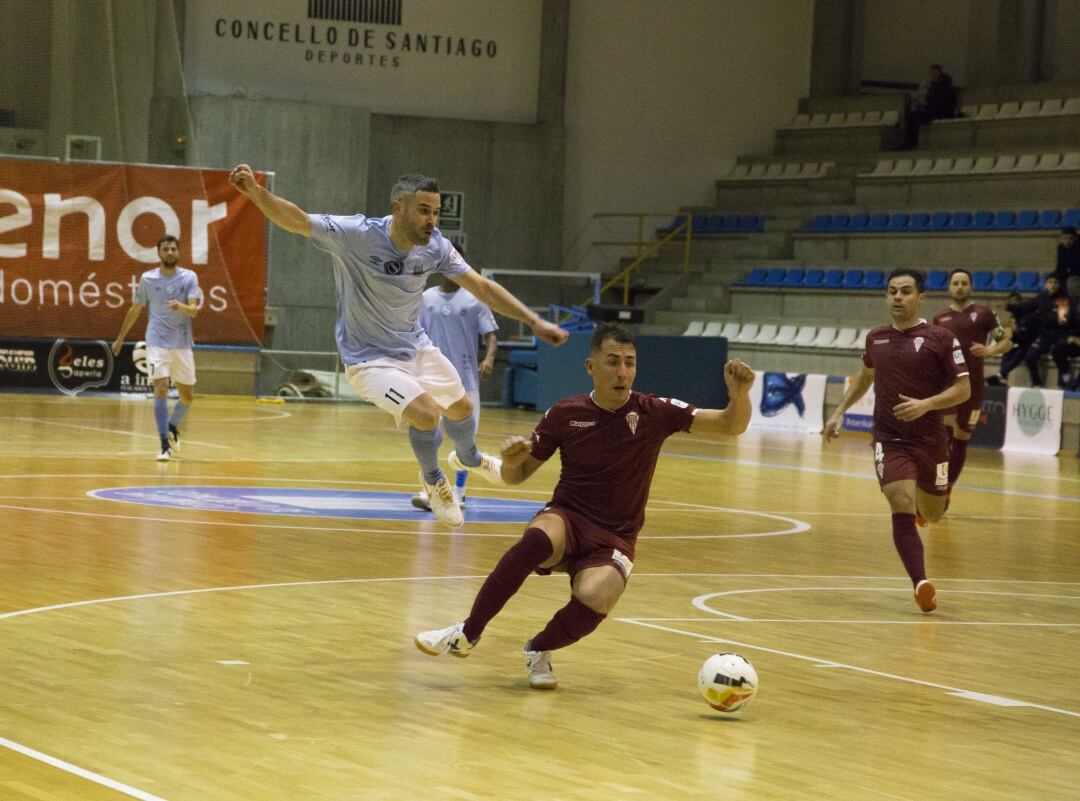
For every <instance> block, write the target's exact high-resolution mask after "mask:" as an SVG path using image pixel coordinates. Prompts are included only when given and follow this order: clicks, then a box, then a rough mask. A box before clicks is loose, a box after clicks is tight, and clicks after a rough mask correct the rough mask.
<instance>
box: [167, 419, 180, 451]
mask: <svg viewBox="0 0 1080 801" xmlns="http://www.w3.org/2000/svg"><path fill="white" fill-rule="evenodd" d="M169 448H170V449H171V450H172V452H173V453H180V432H179V431H177V430H176V426H174V425H173V424H172V423H169Z"/></svg>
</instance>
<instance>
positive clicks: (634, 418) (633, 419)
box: [626, 412, 639, 434]
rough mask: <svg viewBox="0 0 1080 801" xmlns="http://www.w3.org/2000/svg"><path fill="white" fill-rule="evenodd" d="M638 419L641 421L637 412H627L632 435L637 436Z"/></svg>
mask: <svg viewBox="0 0 1080 801" xmlns="http://www.w3.org/2000/svg"><path fill="white" fill-rule="evenodd" d="M638 419H639V415H638V413H637V412H627V413H626V424H627V425H628V426H630V433H631V434H637V424H638Z"/></svg>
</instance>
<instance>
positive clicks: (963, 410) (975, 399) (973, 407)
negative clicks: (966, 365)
mask: <svg viewBox="0 0 1080 801" xmlns="http://www.w3.org/2000/svg"><path fill="white" fill-rule="evenodd" d="M981 389H982V387H981V386H980V390H981ZM982 396H983V394H982V392H981V391H980V392H976V391H975V388H974V387H972V391H971V397H970V398H968V399H967V400H966V401H964V402H963V403H961V404H960V405H959V406H953V407H952V408H951V409H946V410H945V411H944V413H943V414H946V415H949V414H955V415H956V427H957V428H959V429H960V430H961V431H964V432H966V433H968V434H971V433H972V432H974V431H975V426H977V425H978V424H979V418H980V417H981V416H982V403H983V397H982Z"/></svg>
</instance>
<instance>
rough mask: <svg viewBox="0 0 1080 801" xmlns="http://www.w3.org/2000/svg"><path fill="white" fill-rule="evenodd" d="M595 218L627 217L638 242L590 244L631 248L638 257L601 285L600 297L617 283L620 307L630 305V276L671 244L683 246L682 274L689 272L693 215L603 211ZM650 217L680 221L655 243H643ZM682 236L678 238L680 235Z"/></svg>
mask: <svg viewBox="0 0 1080 801" xmlns="http://www.w3.org/2000/svg"><path fill="white" fill-rule="evenodd" d="M593 216H594V217H597V218H600V217H612V218H626V217H629V218H631V219H636V220H637V239H636V240H633V241H628V242H627V241H601V242H593V245H595V246H600V247H630V246H634V247H636V248H637V257H636V258H635V259H634V260H633V261H632V262H631V263H630V264H629V265H627V266H626V267H624V268H623V269H622V270H621V271H620V272H619V273H618V274H616V275H615V276H614V277H613V278H610V279H609V280H608V281H607V282H606V283H604V284H602V285H601V286H600V293H601V294H603V293H604V292H606V291H607V290H608V289H611V287H613V286H615V285H616V284H618V283H619V282H620V281H621V282H622V285H623V301H622V302H623V305H624V306H626V305H628V304H629V303H630V276H631V275H633V273H634V272H636V271H637V270H639V269H640V268H641V266H642V265H643V264H644V263H645V261H646V260H647V259H651V258H652V257H653V256H655V255H656V254H658V253H659V252H660V248H662V247H667V246H670V245H682V248H683V274H684V275H685V274H686V273H688V272H690V244H691V239H692V237H693V227H694V226H693V215H691V214H674V215H673V214H670V213H669V214H652V213H646V212H605V213H601V214H595V215H593ZM650 217H664V218H668V219H670V218H672V217H674V218H675V219H677V220H678V219H681V220H682V222H680V223H679V224H678V225H677V226H675V227H674V228H672V229H671V230H670V231H668V232H667V234H665V235H664V236H663V237H661V238H660V239H658V240H656V241H646V240H645V220H646V218H650ZM680 234H681V236H680Z"/></svg>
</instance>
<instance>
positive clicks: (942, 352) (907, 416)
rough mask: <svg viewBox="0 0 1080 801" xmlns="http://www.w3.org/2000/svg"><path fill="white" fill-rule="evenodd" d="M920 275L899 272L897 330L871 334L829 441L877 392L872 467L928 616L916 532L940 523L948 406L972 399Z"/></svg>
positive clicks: (932, 603) (929, 598)
mask: <svg viewBox="0 0 1080 801" xmlns="http://www.w3.org/2000/svg"><path fill="white" fill-rule="evenodd" d="M924 287H925V281H924V278H923V274H922V272H920V271H919V270H913V269H909V268H898V269H896V270H893V271H892V272H891V273H890V274H889V282H888V285H887V288H886V290H885V300H886V303H887V304H888V308H889V314H890V316H891V317H892V325H888V326H880V327H878V328H875V329H873V330H872V331H871V332H870V333H869V334H867V336H866V341H865V343H864V347H863V355H862V362H863V363H862V367H861V368H860V370H859V372H858V373H857V374H856V375H855V376H853V377H852V380H851V383H850V385H849V386H848V388H847V390H846V391H845V392H844V397H843V398H842V399H841V401H840V405H839V406H837V407H836V411H835V412H834V413H833V414H832V416H831V417H829V419H828V421H827V422H826V423H825V432H824V433H825V438H826V440H829V439H832V438H833V437H836V436H838V435H839V433H840V427H841V426H842V425H843V421H844V412H846V411H847V410H848V409H849V408H851V406H852V404H854V403H855V402H856V401H857V400H859V398H861V397H862V396H863V395H865V394H866V392H867V390H869V389H870V387H871V386H872V387H874V393H875V398H874V426H873V436H874V441H873V447H874V466H875V468H876V470H877V477H878V483H879V485H880V486H881V492H882V494H884V495H885V499H886V500H887V501H888V502H889V507H890V509H891V510H892V531H893V544H894V545H895V546H896V550H897V552H898V553H899V554H900V559H901V561H902V562H903V563H904V569H905V570H906V571H907V574H908V576H909V577H910V578H911V583H912V585H913V587H914V589H915V601H916V603H918V605H919V608H920V609H921V610H922V611H923V612H932V611H934V610H935V609H936V608H937V594H936V592H935V589H934V585H933V584H931V583H930V582H929V581H927V579H926V566H925V564H924V561H923V545H922V540H921V539H919V532H918V531H917V530H916V528H915V517H916V515H917V514H920V513H921V514H922V516H924V517H925V518H926V519H927V520H930V521H932V522H933V521H937V520H940V519H941V516H942V515H943V514H944V513H945V501H946V497H947V495H948V491H949V438H948V433H947V432H946V430H945V427H944V426H943V425H942V422H941V413H942V410H944V409H951V408H954V407H956V406H959V405H960V404H962V403H964V402H965V401H966V400H967V399H968V397H970V395H971V387H970V381H969V380H968V368H967V363H966V362H965V360H964V351H963V348H961V347H960V342H959V341H958V340H957V339H956V337H955V335H954V334H953V333H952V332H951V331H949V330H947V329H945V328H941V327H940V326H936V325H930V324H928V323H927V322H926V320H923V319H920V317H919V310H920V308H921V306H922V303H923V301H924V300H925V298H926V295H925V293H924Z"/></svg>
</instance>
